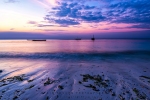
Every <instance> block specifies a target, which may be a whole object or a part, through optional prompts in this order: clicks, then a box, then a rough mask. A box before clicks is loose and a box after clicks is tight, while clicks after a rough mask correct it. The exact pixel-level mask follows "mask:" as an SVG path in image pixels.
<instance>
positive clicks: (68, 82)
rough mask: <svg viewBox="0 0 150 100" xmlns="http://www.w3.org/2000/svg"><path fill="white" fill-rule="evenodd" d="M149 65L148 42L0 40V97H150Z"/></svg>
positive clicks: (65, 99) (109, 99) (60, 99)
mask: <svg viewBox="0 0 150 100" xmlns="http://www.w3.org/2000/svg"><path fill="white" fill-rule="evenodd" d="M149 65H150V40H142V39H141V40H140V39H99V40H95V41H92V40H47V41H30V40H0V99H2V100H4V99H13V98H16V99H22V100H25V99H29V100H35V99H37V100H44V99H46V100H55V99H58V100H84V99H86V100H94V99H95V100H98V99H104V100H106V99H107V100H116V99H120V98H122V100H123V98H124V99H132V98H133V99H135V98H137V99H142V98H143V99H145V100H150V91H149V90H150V73H149V72H150V66H149ZM98 77H100V81H101V82H99V81H98ZM17 91H18V92H17ZM93 98H94V99H93Z"/></svg>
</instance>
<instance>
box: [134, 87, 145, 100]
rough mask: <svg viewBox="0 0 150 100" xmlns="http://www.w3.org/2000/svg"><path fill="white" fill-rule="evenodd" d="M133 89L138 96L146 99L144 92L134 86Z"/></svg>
mask: <svg viewBox="0 0 150 100" xmlns="http://www.w3.org/2000/svg"><path fill="white" fill-rule="evenodd" d="M133 91H134V92H135V94H136V96H137V97H139V98H140V99H146V95H145V94H144V93H142V94H141V93H140V92H139V90H138V89H136V88H133Z"/></svg>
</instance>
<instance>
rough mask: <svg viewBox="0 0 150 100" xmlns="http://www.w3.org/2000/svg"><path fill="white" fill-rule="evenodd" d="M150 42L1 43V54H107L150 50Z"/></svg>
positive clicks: (66, 41) (23, 41)
mask: <svg viewBox="0 0 150 100" xmlns="http://www.w3.org/2000/svg"><path fill="white" fill-rule="evenodd" d="M149 45H150V40H115V39H114V40H111V39H110V40H95V41H91V40H79V41H77V40H48V41H46V42H33V41H26V40H17V41H16V40H15V41H12V40H7V41H6V40H3V41H0V48H1V49H0V52H9V53H10V52H23V53H27V52H30V53H36V52H41V53H42V52H46V53H55V52H71V53H74V52H81V53H83V52H107V51H130V50H131V51H132V50H133V51H134V50H148V51H149V50H150V46H149Z"/></svg>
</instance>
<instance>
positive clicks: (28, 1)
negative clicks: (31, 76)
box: [0, 0, 150, 37]
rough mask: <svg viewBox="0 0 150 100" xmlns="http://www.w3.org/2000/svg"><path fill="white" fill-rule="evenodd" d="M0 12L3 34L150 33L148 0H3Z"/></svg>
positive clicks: (0, 29)
mask: <svg viewBox="0 0 150 100" xmlns="http://www.w3.org/2000/svg"><path fill="white" fill-rule="evenodd" d="M0 13H1V14H0V36H1V37H2V36H3V35H2V34H4V32H5V33H6V32H9V33H10V32H13V33H14V32H20V33H21V32H28V33H29V34H30V33H38V34H46V35H51V34H54V33H59V34H65V35H70V34H72V35H85V34H97V35H101V34H105V33H106V35H107V33H115V32H117V33H119V34H120V35H122V34H124V33H122V32H139V31H140V32H144V33H145V34H148V35H146V36H149V37H150V35H149V32H150V31H149V30H150V3H149V0H132V1H131V0H130V1H125V0H120V1H118V0H93V1H91V0H25V1H22V0H1V1H0ZM75 33H76V34H75ZM56 37H57V36H56Z"/></svg>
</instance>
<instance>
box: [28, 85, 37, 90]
mask: <svg viewBox="0 0 150 100" xmlns="http://www.w3.org/2000/svg"><path fill="white" fill-rule="evenodd" d="M34 86H35V85H31V86H29V87H28V88H26V90H27V89H31V88H33V87H34Z"/></svg>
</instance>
